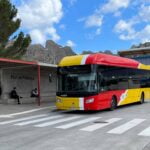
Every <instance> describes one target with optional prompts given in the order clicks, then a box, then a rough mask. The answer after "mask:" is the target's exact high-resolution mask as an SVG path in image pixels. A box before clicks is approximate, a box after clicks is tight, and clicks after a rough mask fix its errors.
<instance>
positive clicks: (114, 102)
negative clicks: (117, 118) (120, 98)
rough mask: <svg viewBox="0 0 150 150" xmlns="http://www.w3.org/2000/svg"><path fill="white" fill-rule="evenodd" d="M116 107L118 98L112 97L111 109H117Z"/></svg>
mask: <svg viewBox="0 0 150 150" xmlns="http://www.w3.org/2000/svg"><path fill="white" fill-rule="evenodd" d="M116 107H117V100H116V98H115V97H112V100H111V104H110V110H111V111H113V110H114V109H116Z"/></svg>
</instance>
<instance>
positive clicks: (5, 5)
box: [0, 0, 31, 59]
mask: <svg viewBox="0 0 150 150" xmlns="http://www.w3.org/2000/svg"><path fill="white" fill-rule="evenodd" d="M16 16H17V9H16V8H15V6H14V5H12V4H11V3H10V0H0V57H7V58H14V59H15V58H21V56H22V55H24V54H25V52H26V50H27V47H28V46H29V44H30V43H31V38H30V36H29V35H26V36H25V35H24V33H23V32H20V33H19V34H18V35H14V34H15V32H16V31H17V30H18V29H19V27H20V24H21V20H20V19H18V18H16Z"/></svg>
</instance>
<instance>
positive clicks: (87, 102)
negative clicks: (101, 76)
mask: <svg viewBox="0 0 150 150" xmlns="http://www.w3.org/2000/svg"><path fill="white" fill-rule="evenodd" d="M93 102H94V98H90V99H87V100H86V104H89V103H93Z"/></svg>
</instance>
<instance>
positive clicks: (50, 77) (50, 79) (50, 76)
mask: <svg viewBox="0 0 150 150" xmlns="http://www.w3.org/2000/svg"><path fill="white" fill-rule="evenodd" d="M49 82H52V74H49Z"/></svg>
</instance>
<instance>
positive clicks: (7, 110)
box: [0, 102, 55, 117]
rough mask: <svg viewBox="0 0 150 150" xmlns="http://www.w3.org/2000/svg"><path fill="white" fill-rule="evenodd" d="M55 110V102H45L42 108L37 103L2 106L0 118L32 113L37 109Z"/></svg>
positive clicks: (0, 107) (0, 105)
mask: <svg viewBox="0 0 150 150" xmlns="http://www.w3.org/2000/svg"><path fill="white" fill-rule="evenodd" d="M46 108H47V109H49V108H55V102H43V103H41V105H40V106H38V104H37V103H32V104H21V105H18V104H13V105H12V104H0V116H1V117H2V116H3V115H9V114H13V113H18V112H24V111H30V110H35V111H36V109H37V110H38V109H46Z"/></svg>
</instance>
